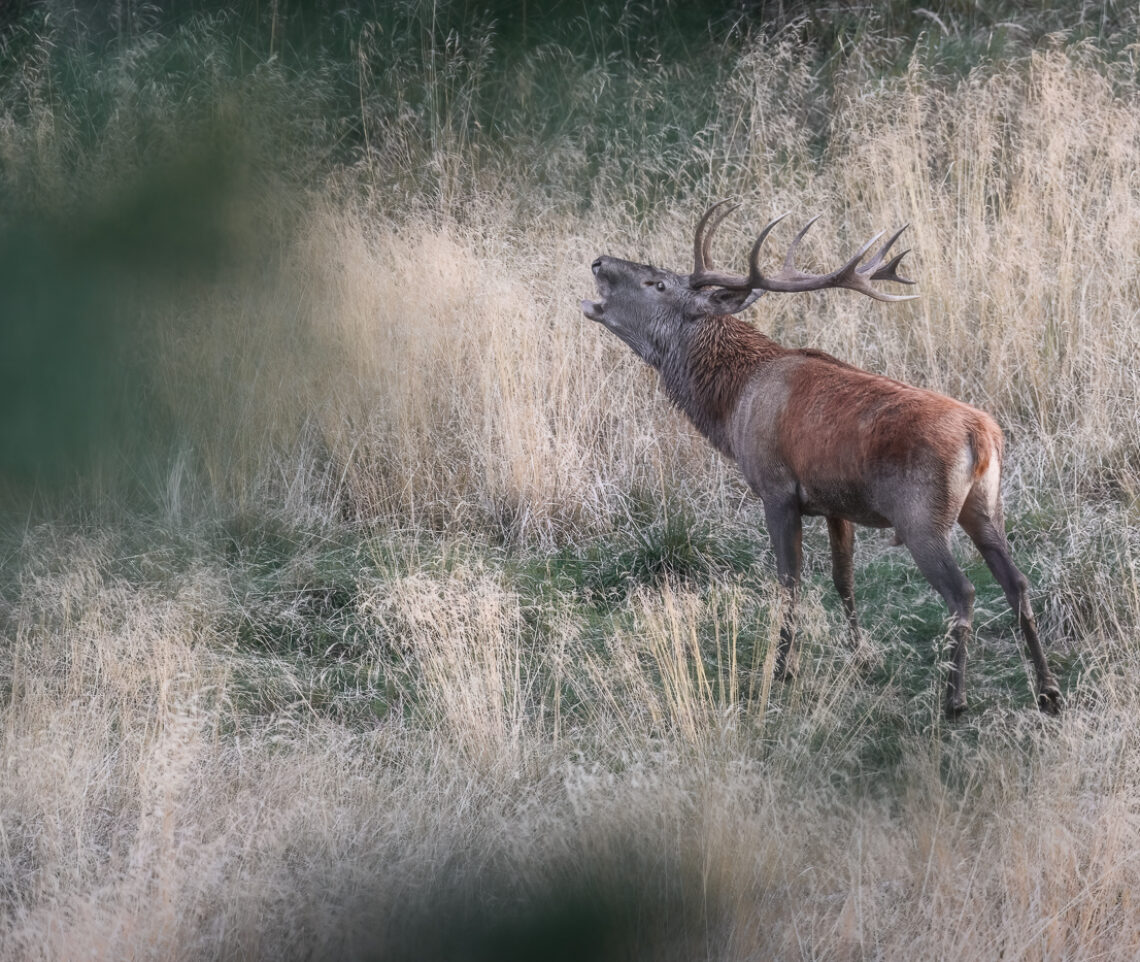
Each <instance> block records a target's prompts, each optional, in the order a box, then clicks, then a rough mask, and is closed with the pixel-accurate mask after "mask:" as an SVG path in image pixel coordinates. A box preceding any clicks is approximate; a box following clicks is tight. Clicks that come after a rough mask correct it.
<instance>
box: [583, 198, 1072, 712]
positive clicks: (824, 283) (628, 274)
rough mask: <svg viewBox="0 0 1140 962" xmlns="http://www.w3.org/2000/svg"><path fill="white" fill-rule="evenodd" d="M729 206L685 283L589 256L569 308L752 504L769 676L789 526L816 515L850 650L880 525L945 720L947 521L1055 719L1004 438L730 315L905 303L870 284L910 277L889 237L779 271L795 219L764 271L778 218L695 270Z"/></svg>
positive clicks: (965, 411)
mask: <svg viewBox="0 0 1140 962" xmlns="http://www.w3.org/2000/svg"><path fill="white" fill-rule="evenodd" d="M738 207H739V205H738V204H732V205H729V203H728V201H720V202H719V203H717V204H714V205H713V206H712V207H710V208H709V209H708V210H707V211H706V212H705V214H704V216H703V217H701V219H700V221H699V222H698V224H697V227H696V232H695V236H694V241H693V257H694V263H693V270H692V272H691V273H689V274H676V273H673V272H672V271H669V270H665V269H662V268H658V267H654V266H651V265H649V264H637V263H633V262H631V261H625V260H620V259H618V258H615V257H609V256H602V257H599V258H598V259H597V260H595V261H594V262H593V265H592V270H593V273H594V280H595V287H596V289H597V293H598V295H599V299H598V300H582V301H581V310H582V313H583V314H584V315H585V316H586V318H588V319H589V320H591V321H595V322H598V323H599V324H601V325H602V326H603V327H605V328H606V329H607V330H609V331H610V332H612V333H613V334H615V335H617V337H618V338H620V339H621V340H622V341H624V342H625V344H626V345H628V346H629V347H630V348H631V349H632V350H633V352H634V353H635V354H636V355H637V356H638V357H639V358H641V360H643V361H645V362H646V363H647V364H649V365H650V366H651V367H652V368H654V369H655V370H656V371H657V372H658V374H659V375H660V381H661V385H662V387H663V388H664V392H665V394H666V396H667V397H668V398H669V400H670V401H671V402H672V403H673V404H674V405H675V406H676V407H677V408H679V409H680V410H681V411H682V412H683V413H684V414H685V415H686V416H687V417H688V419H689V420H690V421H691V422H692V424H693V425H694V426H695V427H696V428H697V430H698V431H699V432H700V433H701V434H702V435H704V437H705V438H706V439H707V440H708V441H709V442H710V443H711V444H712V446H713V447H714V448H715V449H716V450H718V451H720V452H721V453H722V454H723V455H725V456H726V457H727V458H729V459H730V460H731V461H734V462H735V463H736V465H737V466H738V468H739V469H740V471H741V473H742V474H743V476H744V480H745V481H746V482H747V484H748V487H749V488H750V489H751V491H752V493H754V494H755V495H756V496H757V497H758V498H759V499H760V501H761V503H762V505H763V514H764V520H765V523H766V525H767V528H768V534H769V537H770V539H771V544H772V550H773V552H774V554H775V560H776V573H777V580H778V585H779V589H778V590H779V595H780V598H781V604H780V605H779V606H778V615H777V617H778V618H779V622H780V623H779V642H778V646H777V652H776V657H775V660H774V664H773V674H774V677H776V678H778V679H783V680H786V679H789V678H792V677H794V676H795V674H796V672H797V670H798V663H799V659H798V652H797V650H796V648H795V646H794V641H795V628H796V625H795V607H796V600H797V596H798V595H799V592H800V582H801V568H802V564H803V559H802V531H803V519H804V517H818V516H823V517H824V518H825V519H826V522H827V532H828V536H829V540H830V546H831V572H832V580H833V582H834V584H835V588H836V591H837V592H838V594H839V598H840V601H841V603H842V608H843V612H844V615H845V618H846V623H847V634H848V637H849V643H850V644H851V645H852V646H853V647H854V648H856V649H859V647H860V646H861V644H862V640H861V634H860V627H859V619H858V616H857V614H856V609H855V584H854V562H853V556H854V541H855V525H863V526H868V527H872V528H893V529H894V532H895V541H894V543H895V544H901V545H905V546H906V548H907V550H908V551H909V552H910V555H911V557H912V558H913V559H914V562H915V564H916V565H917V566H918V569H919V571H920V572H921V573H922V574H923V576H924V577H925V578H926V580H927V581H928V582H930V584H931V586H932V587H933V588H934V589H935V590H936V591H937V592H938V593H939V594H940V595H941V596H942V598H943V600H944V601H945V604H946V606H947V608H948V609H949V641H950V645H949V648H950V651H949V667H948V676H947V681H946V696H945V702H944V708H945V713H946V715H947V716H948V717H949V718H956V717H958V716H959V715H960V714H961V713H962V712H963V711H964V710H965V708H966V678H965V674H966V650H967V646H968V643H969V638H970V634H971V627H972V622H973V607H974V586H973V585H972V584H971V583H970V581H969V579H968V578H967V577H966V575H965V574H964V573H963V571H962V569H961V568H960V567H959V565H958V563H957V562H956V560H955V558H954V554H953V552H952V550H951V535H952V531H953V528H954V524H955V522H957V523H958V524H959V525H961V527H962V528H963V530H964V531H965V532H966V534H967V535H968V536H969V538H970V540H971V541H972V542H973V543H974V545H975V546H976V547H977V549H978V551H979V552H980V553H981V556H982V558H983V559H984V561H985V563H986V565H987V566H988V567H989V569H990V571H991V572H993V576H994V578H995V580H996V581H997V582H998V584H999V585H1000V586H1001V588H1002V591H1003V593H1004V595H1005V598H1006V601H1007V602H1008V604H1009V606H1010V608H1011V609H1012V610H1013V612H1014V614H1015V615H1016V618H1017V622H1018V626H1019V629H1020V632H1021V635H1022V638H1023V639H1024V643H1025V646H1026V649H1027V650H1028V654H1029V659H1030V661H1031V662H1032V666H1033V669H1034V673H1035V676H1036V699H1037V705H1038V707H1039V708H1040V709H1041V710H1042V711H1043V712H1047V713H1050V714H1056V713H1057V712H1059V711H1060V708H1061V691H1060V688H1059V687H1058V685H1057V681H1056V678H1055V677H1054V676H1053V673H1052V672H1051V671H1050V669H1049V665H1048V663H1047V661H1046V658H1045V653H1044V650H1043V649H1042V646H1041V641H1040V639H1039V637H1038V634H1037V624H1036V621H1035V619H1034V615H1033V609H1032V607H1031V605H1030V600H1029V583H1028V581H1027V579H1026V578H1025V576H1024V575H1023V574H1022V573H1021V571H1019V570H1018V568H1017V566H1016V565H1015V564H1014V562H1013V558H1012V555H1011V551H1010V546H1009V541H1008V540H1007V537H1006V531H1005V520H1004V509H1003V505H1002V496H1001V475H1002V456H1003V448H1004V437H1003V435H1002V431H1001V429H1000V428H999V427H998V425H997V422H996V421H995V420H994V419H993V418H992V417H991V416H990V415H989V414H986V413H985V412H984V411H981V410H979V409H978V408H975V407H972V406H970V405H969V404H965V403H963V402H961V401H958V400H955V399H953V398H951V397H948V396H946V395H943V394H938V393H936V392H934V391H930V390H926V389H924V388H920V387H915V386H912V385H910V384H906V383H903V382H901V381H896V380H893V379H891V378H889V377H886V376H883V375H880V374H874V373H871V372H868V371H864V370H861V369H860V368H857V367H855V366H853V365H851V364H848V363H846V362H844V361H842V360H839V359H838V358H835V357H833V356H831V355H830V354H827V353H825V352H823V351H820V350H815V349H812V348H788V347H784V346H782V345H780V344H778V343H777V342H776V341H774V340H772V339H771V338H769V337H767V336H766V335H764V334H762V333H761V332H760V331H759V330H758V329H757V328H756V327H754V326H753V325H751V324H749V323H747V322H745V321H744V320H742V319H741V318H740V317H738V316H737V315H739V314H740V313H741V312H742V311H744V310H745V309H746V308H748V307H750V306H751V305H752V304H754V303H755V302H756V301H757V300H758V299H759V298H760V297H762V296H763V295H764V294H766V293H769V292H774V293H784V294H794V293H800V292H805V291H819V290H825V289H829V288H839V289H846V290H851V291H856V292H858V293H860V294H864V295H866V296H868V297H871V298H873V299H875V300H878V301H904V300H910V299H912V298H914V297H916V296H917V295H915V294H891V293H887V292H886V291H885V290H883V289H881V288H880V287H879V286H877V285H878V284H880V283H882V282H888V283H898V284H914V281H913V280H910V279H909V278H906V277H903V276H901V275H900V274H899V273H898V268H899V265H900V262H901V261H902V259H903V257H904V256H905V255H906V254H908V253H909V250H904V251H903V252H902V253H901V254H896V255H894V256H893V257H891V258H890V259H889V260H888V259H887V255H888V253H889V251H890V249H891V247H892V246H893V245H894V244H895V242H896V241H897V240H898V238H899V237H900V236H901V235H902V233H903V231H904V230H905V229H906V226H908V225H904V227H903V228H901V229H900V230H898V231H896V232H895V234H894V235H892V236H891V237H890V238H889V239H888V240H887V242H886V243H885V244H883V246H882V247H880V248H879V249H878V250H877V251H876V252H875V253H874V254H873V255H872V256H871V257H870V259H868V260H866V261H865V262H864V259H865V258H866V256H867V253H868V252H869V251H870V250H871V248H872V247H874V246H875V244H877V243H878V241H879V240H880V238H881V237H882V236H883V234H882V232H880V233H879V234H876V235H875V236H874V237H872V238H871V239H870V240H869V241H867V242H866V243H865V244H864V245H863V246H862V247H861V248H859V250H858V251H857V252H856V253H855V254H854V256H852V257H851V258H850V259H849V260H848V261H847V262H846V263H844V264H843V265H842V266H840V267H838V268H836V269H834V270H832V271H830V272H829V273H825V274H811V273H807V272H804V271H801V270H799V269H797V268H796V266H795V262H796V253H797V250H798V248H799V245H800V242H801V241H802V240H803V238H804V235H805V234H806V233H807V231H808V229H809V228H810V227H811V226H812V224H814V223H815V221H816V220H817V219H818V218H812V219H811V220H809V221H808V222H807V224H806V225H805V226H804V227H803V228H802V229H801V230H800V232H799V233H798V234H797V235H796V237H795V239H794V240H793V241H792V243H791V245H790V246H789V248H788V250H787V253H786V256H785V259H784V264H783V267H782V268H781V269H779V270H777V271H775V272H774V273H769V274H765V273H763V272H762V270H761V267H760V252H761V248H762V246H763V244H764V241H765V240H766V238H767V237H768V235H769V234H770V233H771V231H772V230H773V229H774V228H775V227H776V225H777V224H779V223H780V222H781V221H782V220H783V219H784V218H785V217H787V216H788V215H787V214H783V215H781V216H779V217H776V218H775V219H773V220H772V221H770V222H769V223H768V224H767V226H766V227H765V228H764V229H763V230H762V231H761V232H760V235H759V237H758V238H757V240H756V242H755V244H754V245H753V246H752V250H751V253H750V255H749V258H748V273H747V274H746V275H740V274H732V273H724V272H721V271H719V270H717V269H716V268H715V267H714V266H713V263H712V256H711V243H712V238H713V236H714V234H715V232H716V230H717V229H718V227H719V226H720V224H721V223H723V221H724V220H725V218H727V217H728V215H729V214H731V213H732V212H733V211H734V210H736V209H737V208H738Z"/></svg>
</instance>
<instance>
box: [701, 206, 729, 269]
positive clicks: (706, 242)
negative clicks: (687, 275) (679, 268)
mask: <svg viewBox="0 0 1140 962" xmlns="http://www.w3.org/2000/svg"><path fill="white" fill-rule="evenodd" d="M727 203H728V200H727V199H725V200H720V201H717V202H716V203H715V204H713V205H712V207H710V208H709V209H708V210H706V211H705V213H704V216H703V217H702V218H701V219H700V221H698V222H697V230H696V233H695V235H694V237H693V273H694V274H703V273H704V272H705V271H708V270H711V267H710V266H709V262H710V261H711V259H712V258H711V257H710V256H709V248H710V245H711V244H712V235H713V234H714V233H715V232H716V229H717V228H718V227H719V226H720V225H721V223H722V222H723V221H724V219H725V218H726V217H727V216H728V215H729V214H731V213H732V212H733V211H734V210H736V209H737V208H738V207H739V206H740V205H739V204H733V205H732V206H731V207H729V208H728V210H725V211H723V212H722V213H721V214H720V216H719V217H716V218H715V219H714V218H713V215H714V214H715V213H716V212H717V210H719V209H720V208H722V207H724V205H725V204H727ZM710 220H711V221H712V223H711V224H710V223H709V221H710ZM706 226H707V227H708V233H707V234H706V233H705V228H706Z"/></svg>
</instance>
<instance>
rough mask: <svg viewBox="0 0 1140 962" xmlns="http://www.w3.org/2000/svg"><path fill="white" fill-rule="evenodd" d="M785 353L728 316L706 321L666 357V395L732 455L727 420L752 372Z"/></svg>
mask: <svg viewBox="0 0 1140 962" xmlns="http://www.w3.org/2000/svg"><path fill="white" fill-rule="evenodd" d="M784 353H785V349H784V348H782V347H781V346H780V345H779V344H777V343H776V342H775V341H773V340H772V339H771V338H769V337H765V336H764V335H763V334H761V333H760V332H759V331H757V330H756V329H755V328H754V327H752V326H751V325H750V324H747V323H745V322H744V321H742V320H740V319H739V318H736V317H733V316H731V315H729V316H725V317H706V318H704V319H703V320H701V321H697V322H696V323H695V324H694V325H693V326H692V328H691V333H690V336H689V338H688V340H687V341H686V342H685V343H684V344H682V345H679V350H677V351H676V352H674V353H671V354H670V355H669V356H668V357H666V358H665V361H664V363H663V364H662V365H661V379H662V381H663V383H664V387H665V393H666V394H668V396H669V399H670V400H671V401H672V402H673V403H674V404H676V405H677V407H679V408H680V409H681V410H682V411H684V412H685V414H687V415H688V417H689V420H691V421H692V422H693V424H694V425H695V426H696V428H697V430H699V431H700V432H701V433H702V434H703V435H704V436H705V437H706V438H708V439H709V441H710V442H712V444H713V446H714V447H715V448H716V449H717V450H719V451H721V452H722V453H723V454H726V455H728V456H729V457H732V456H733V451H732V446H731V444H730V442H729V437H728V422H729V418H730V417H731V415H732V412H733V411H734V410H735V408H736V404H737V402H738V401H739V399H740V395H741V392H742V391H743V390H744V388H745V385H747V383H748V382H749V380H750V379H751V378H752V376H753V374H755V372H756V370H757V369H758V368H760V367H761V366H762V365H764V364H766V363H768V362H769V361H771V360H773V359H774V358H776V357H778V356H779V355H781V354H784Z"/></svg>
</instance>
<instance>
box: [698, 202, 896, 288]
mask: <svg viewBox="0 0 1140 962" xmlns="http://www.w3.org/2000/svg"><path fill="white" fill-rule="evenodd" d="M726 203H728V202H727V201H724V200H722V201H720V202H719V203H716V204H713V206H712V207H710V208H709V209H708V210H707V211H705V215H704V216H703V217H702V218H701V219H700V222H699V223H698V224H697V230H696V236H695V237H694V240H693V273H692V274H690V275H689V286H690V287H691V288H694V289H696V288H699V287H727V288H731V289H734V290H751V291H778V292H781V293H796V292H799V291H819V290H823V289H824V288H827V287H845V288H847V289H849V290H853V291H858V292H859V293H860V294H866V295H867V296H868V297H873V298H875V299H876V300H879V301H909V300H913V299H914V298H915V297H917V296H918V295H916V294H887V293H885V292H883V291H881V290H879V289H878V288H877V287H874V286H873V285H872V283H871V282H872V281H895V282H897V283H899V284H913V283H914V281H912V280H910V279H909V278H906V277H902V276H900V275H899V273H898V266H899V263H900V262H901V261H902V259H903V257H905V256H906V255H907V254H908V253H909V251H903V252H902V253H901V254H896V255H895V256H894V257H892V258H891V259H890V260H889V261H888V262H887V263H886V264H883V259H884V258H885V257H886V255H887V251H889V250H890V249H891V245H892V244H894V242H895V241H897V240H898V239H899V236H900V235H901V234H902V232H903V231H904V230H906V229H907V227H908V226H910V225H908V224H904V225H903V226H902V227H901V228H899V230H897V231H895V233H894V235H893V236H892V237H891V238H890V240H888V241H887V242H886V243H885V244H884V245H883V246H882V247H881V248H879V250H878V251H876V252H875V255H874V256H873V257H872V258H871V259H870V260H869V261H867V263H866V264H863V266H861V267H860V266H859V264H860V261H862V260H863V258H864V257H865V256H866V254H867V251H869V250H870V249H871V248H872V247H873V246H874V245H875V242H876V241H878V239H879V238H880V237H882V236H883V235H882V233H881V232H880V233H878V234H876V235H875V236H874V237H872V238H871V239H870V240H869V241H867V243H866V244H864V245H863V246H862V247H860V248H859V251H858V252H857V253H856V254H855V256H854V257H852V258H851V259H850V260H849V261H848V262H847V263H846V264H844V265H843V266H842V267H840V268H838V269H837V270H834V271H832V272H831V273H829V274H808V273H805V272H804V271H801V270H797V269H796V266H795V256H796V249H797V248H798V247H799V245H800V241H802V240H803V237H804V234H806V233H807V232H808V228H809V227H811V225H812V224H814V223H815V222H816V220H818V218H817V217H813V218H812V219H811V220H809V221H808V222H807V223H806V224H805V225H804V226H803V229H802V230H801V231H800V232H799V233H798V234H797V235H796V238H795V240H793V241H792V245H791V247H789V248H788V253H787V255H786V256H785V258H784V266H783V268H782V269H781V270H780V271H779V272H777V273H776V274H773V275H771V276H770V277H765V276H764V274H762V273H761V271H760V263H759V258H760V248H761V247H762V246H763V244H764V241H765V239H766V238H767V237H768V234H769V233H771V231H772V228H773V227H775V226H776V225H777V224H778V223H780V221H782V220H783V219H784V218H785V217H787V216H788V215H787V214H781V215H780V216H779V217H777V218H775V219H774V220H772V221H769V222H768V225H767V226H766V227H765V228H764V229H763V230H762V231H761V232H760V236H759V237H758V238H756V243H755V244H754V245H752V253H751V254H750V255H749V258H748V274H747V275H746V276H744V275H739V274H722V273H720V272H719V271H716V270H714V269H713V267H712V264H711V258H710V256H709V248H710V245H711V243H712V235H713V233H714V232H715V231H716V229H717V227H719V226H720V225H721V223H722V222H723V221H724V219H725V218H726V217H727V216H728V215H729V214H731V213H732V212H733V211H734V210H736V208H737V207H738V206H739V205H738V204H733V205H732V206H731V207H729V208H727V209H726V210H721V211H720V213H717V211H718V210H720V208H722V207H724V205H725V204H726ZM706 228H707V230H706ZM880 265H882V266H880Z"/></svg>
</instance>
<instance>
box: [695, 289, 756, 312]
mask: <svg viewBox="0 0 1140 962" xmlns="http://www.w3.org/2000/svg"><path fill="white" fill-rule="evenodd" d="M764 293H765V292H764V291H750V290H747V289H746V290H742V291H741V290H733V289H731V288H727V287H713V288H710V289H708V290H703V291H699V292H698V293H697V296H696V297H695V298H694V299H693V313H694V314H695V315H707V314H717V315H722V314H739V313H740V312H741V311H743V310H744V309H745V308H746V307H749V306H751V305H752V304H754V303H755V302H756V301H757V299H758V298H759V297H760V296H761V295H762V294H764Z"/></svg>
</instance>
